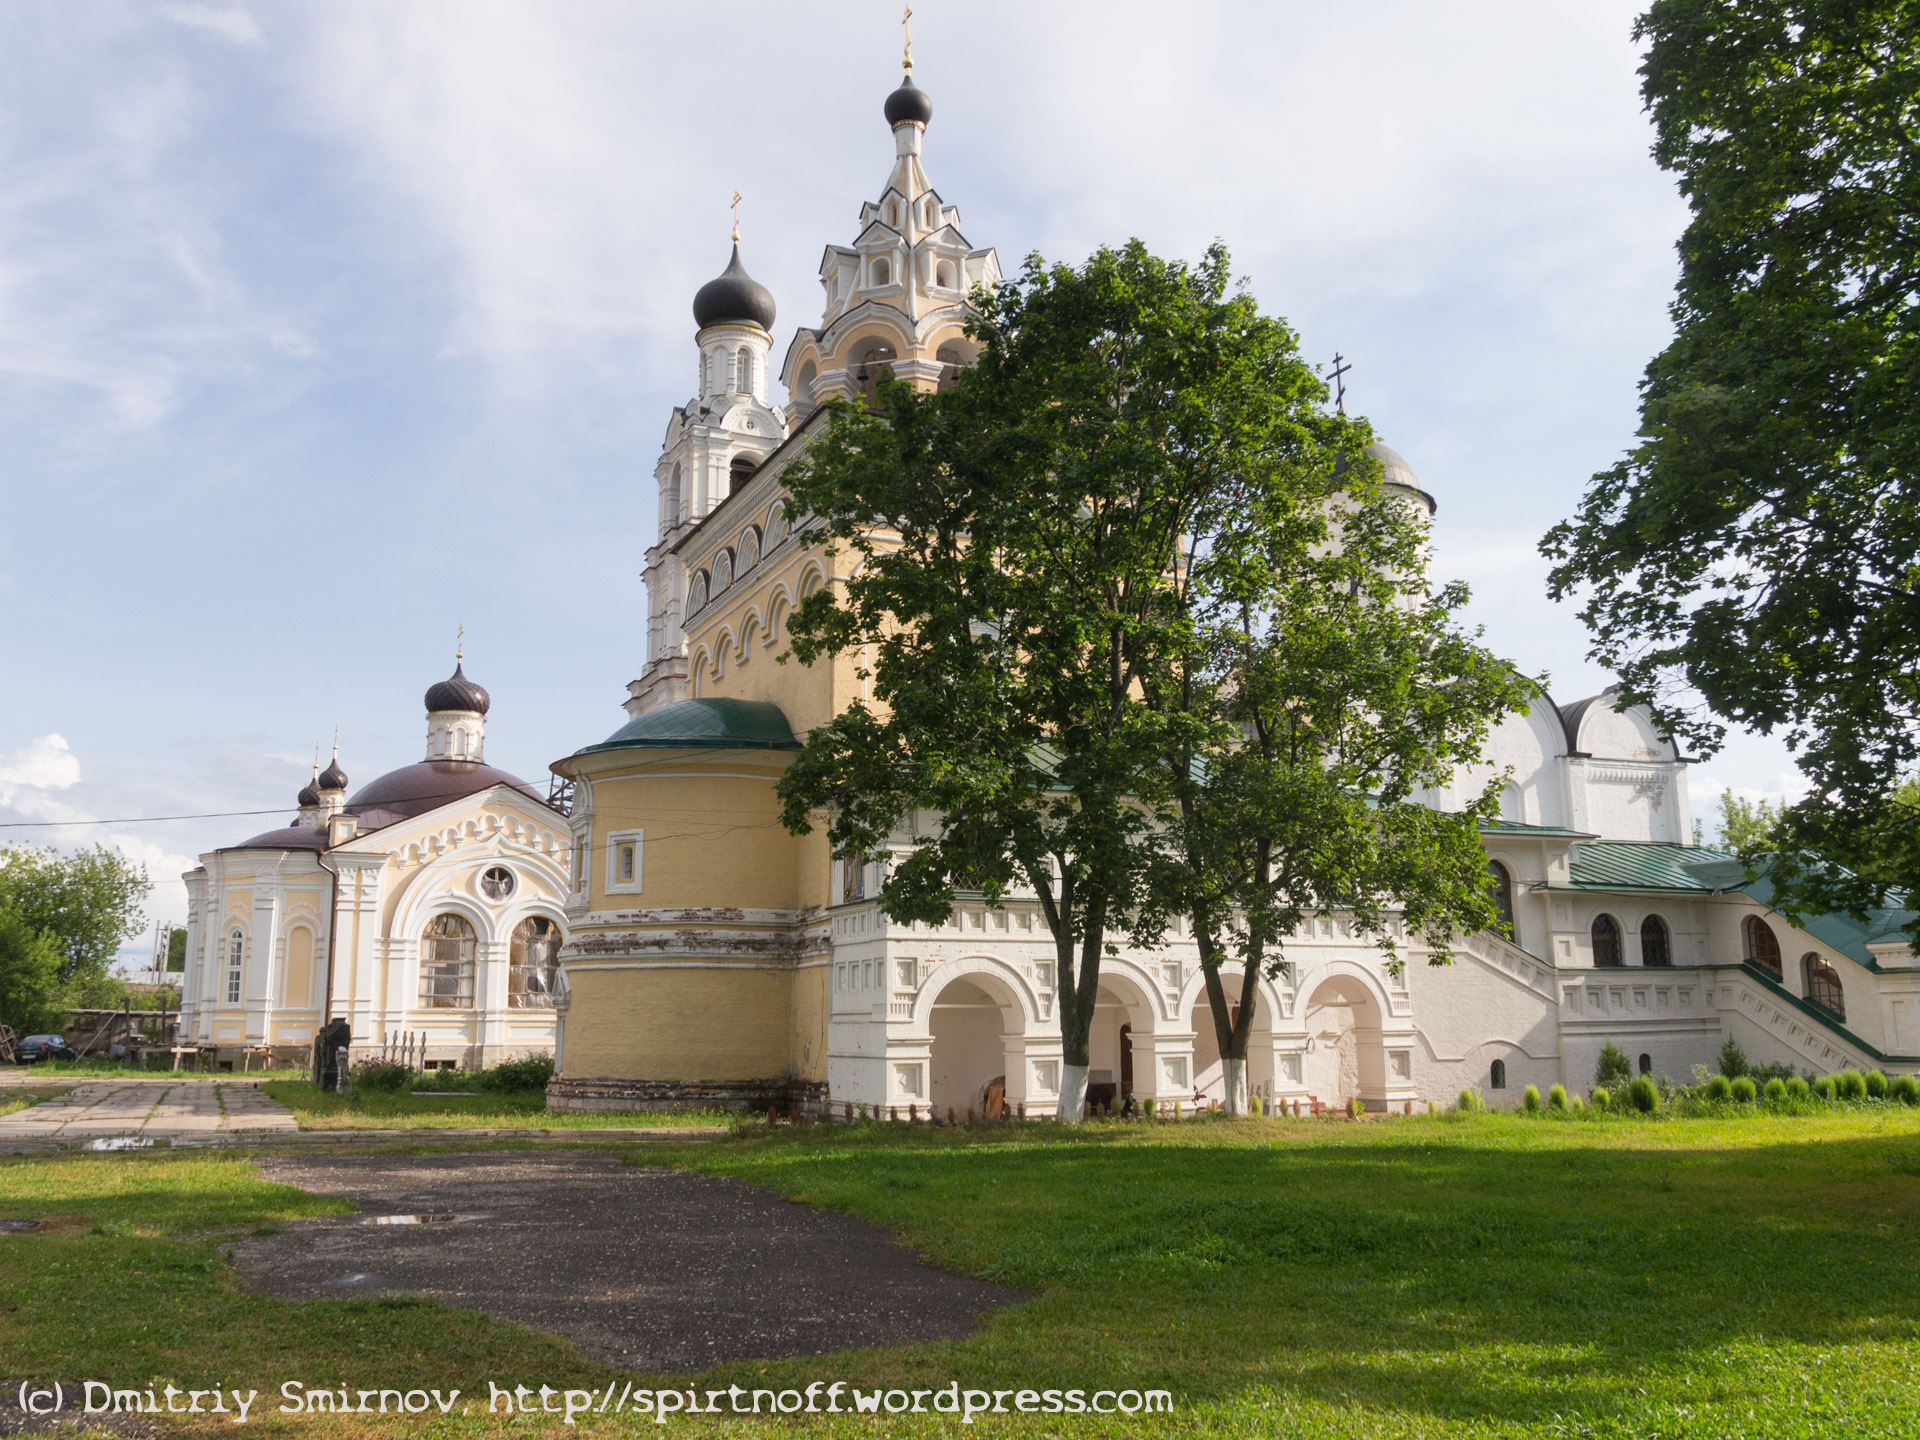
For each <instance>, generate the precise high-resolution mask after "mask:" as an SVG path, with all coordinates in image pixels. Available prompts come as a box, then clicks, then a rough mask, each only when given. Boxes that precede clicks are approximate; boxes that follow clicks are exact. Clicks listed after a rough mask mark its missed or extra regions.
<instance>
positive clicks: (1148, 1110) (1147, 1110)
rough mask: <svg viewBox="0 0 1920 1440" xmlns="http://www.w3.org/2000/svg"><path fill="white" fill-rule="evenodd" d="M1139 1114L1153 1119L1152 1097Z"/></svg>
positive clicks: (863, 1108)
mask: <svg viewBox="0 0 1920 1440" xmlns="http://www.w3.org/2000/svg"><path fill="white" fill-rule="evenodd" d="M860 1108H861V1110H862V1112H864V1111H865V1110H866V1108H867V1107H866V1106H864V1105H862V1106H861V1107H860ZM1140 1113H1141V1114H1142V1115H1145V1116H1146V1117H1147V1119H1149V1120H1151V1119H1153V1096H1151V1095H1149V1096H1147V1098H1146V1099H1144V1100H1142V1101H1141V1102H1140Z"/></svg>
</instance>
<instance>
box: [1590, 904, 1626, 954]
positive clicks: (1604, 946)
mask: <svg viewBox="0 0 1920 1440" xmlns="http://www.w3.org/2000/svg"><path fill="white" fill-rule="evenodd" d="M1592 934H1593V963H1594V964H1595V965H1618V964H1620V963H1622V962H1621V959H1620V922H1619V921H1617V920H1615V919H1614V918H1613V917H1612V916H1611V915H1596V916H1594V918H1593V931H1592Z"/></svg>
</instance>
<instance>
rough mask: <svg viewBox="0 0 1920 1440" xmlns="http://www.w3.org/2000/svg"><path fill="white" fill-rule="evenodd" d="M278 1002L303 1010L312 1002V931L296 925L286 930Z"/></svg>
mask: <svg viewBox="0 0 1920 1440" xmlns="http://www.w3.org/2000/svg"><path fill="white" fill-rule="evenodd" d="M280 1003H281V1004H282V1005H284V1006H286V1007H287V1008H288V1009H289V1010H304V1009H306V1008H307V1006H309V1005H311V1004H312V1003H313V931H311V930H309V929H308V928H307V927H306V926H304V925H296V926H294V927H293V929H291V930H289V931H288V932H287V964H286V968H285V969H284V970H282V971H281V972H280Z"/></svg>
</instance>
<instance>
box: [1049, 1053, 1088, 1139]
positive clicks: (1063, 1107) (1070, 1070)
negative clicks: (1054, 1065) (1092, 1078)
mask: <svg viewBox="0 0 1920 1440" xmlns="http://www.w3.org/2000/svg"><path fill="white" fill-rule="evenodd" d="M1086 1111H1087V1067H1086V1066H1084V1065H1062V1066H1061V1067H1060V1106H1059V1108H1058V1109H1057V1110H1055V1111H1054V1116H1055V1118H1056V1119H1060V1120H1065V1121H1067V1122H1068V1123H1070V1124H1071V1123H1073V1122H1075V1121H1078V1120H1080V1119H1082V1118H1084V1117H1085V1115H1086Z"/></svg>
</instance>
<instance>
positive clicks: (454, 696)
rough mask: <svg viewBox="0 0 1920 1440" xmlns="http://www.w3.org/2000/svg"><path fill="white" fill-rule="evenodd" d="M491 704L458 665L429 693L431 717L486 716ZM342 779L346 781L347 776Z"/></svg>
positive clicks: (428, 710) (428, 708) (428, 706)
mask: <svg viewBox="0 0 1920 1440" xmlns="http://www.w3.org/2000/svg"><path fill="white" fill-rule="evenodd" d="M491 703H492V702H491V701H490V700H488V699H487V692H486V691H485V690H482V689H481V688H480V687H479V686H478V685H476V684H474V683H473V681H471V680H469V679H467V677H466V672H465V671H463V670H462V669H461V668H460V666H459V665H457V664H456V665H455V666H454V667H453V674H451V675H449V676H448V677H447V678H446V679H444V680H442V681H441V682H440V683H439V684H438V685H435V686H434V687H433V688H432V689H431V690H429V691H427V713H428V714H429V715H431V714H433V713H434V712H435V711H436V710H474V711H477V712H479V713H480V714H482V715H484V714H486V713H487V706H488V705H489V704H491ZM340 778H341V780H342V781H344V780H345V779H346V776H344V775H343V776H341V777H340Z"/></svg>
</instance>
